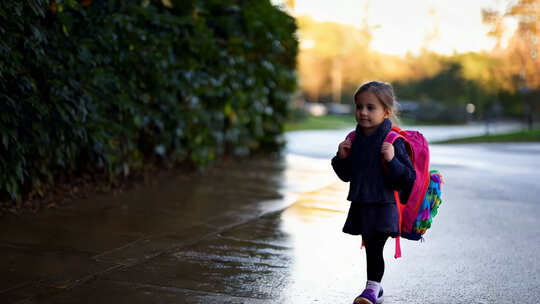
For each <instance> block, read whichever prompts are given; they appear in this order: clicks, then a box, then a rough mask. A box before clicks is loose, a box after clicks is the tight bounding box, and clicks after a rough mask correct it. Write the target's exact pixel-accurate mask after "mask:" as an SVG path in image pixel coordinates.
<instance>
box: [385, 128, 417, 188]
mask: <svg viewBox="0 0 540 304" xmlns="http://www.w3.org/2000/svg"><path fill="white" fill-rule="evenodd" d="M386 164H387V165H388V169H389V171H390V174H389V178H390V182H391V184H392V187H393V188H394V189H395V190H398V191H403V192H404V193H402V194H404V196H405V197H408V196H409V193H410V192H411V189H412V186H413V184H414V180H415V178H416V172H415V171H414V167H413V165H412V163H411V160H410V159H409V155H408V154H407V150H406V149H405V143H404V142H403V139H401V138H399V139H397V140H396V141H395V142H394V158H393V159H392V160H391V161H390V162H388V163H386Z"/></svg>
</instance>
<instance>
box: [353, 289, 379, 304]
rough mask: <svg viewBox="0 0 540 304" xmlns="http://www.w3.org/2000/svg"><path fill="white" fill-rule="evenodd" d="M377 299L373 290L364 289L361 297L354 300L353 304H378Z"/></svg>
mask: <svg viewBox="0 0 540 304" xmlns="http://www.w3.org/2000/svg"><path fill="white" fill-rule="evenodd" d="M376 303H377V297H376V296H375V292H374V291H373V290H371V289H364V291H363V292H362V294H361V295H359V296H358V297H356V299H354V302H353V304H376Z"/></svg>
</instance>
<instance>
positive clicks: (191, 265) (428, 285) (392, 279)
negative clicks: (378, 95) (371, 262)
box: [0, 131, 540, 303]
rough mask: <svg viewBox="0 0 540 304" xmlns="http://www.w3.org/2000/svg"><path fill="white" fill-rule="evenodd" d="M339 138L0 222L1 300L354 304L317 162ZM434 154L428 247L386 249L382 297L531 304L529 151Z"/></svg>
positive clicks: (533, 178)
mask: <svg viewBox="0 0 540 304" xmlns="http://www.w3.org/2000/svg"><path fill="white" fill-rule="evenodd" d="M341 133H342V132H336V131H334V132H318V133H317V132H316V133H313V134H307V133H305V132H304V133H300V134H296V133H294V134H293V133H289V134H288V137H289V140H291V144H290V145H289V148H288V151H287V154H286V155H285V156H284V157H281V158H276V159H273V160H270V159H264V160H263V159H251V160H246V161H242V162H240V163H228V164H226V165H223V166H222V167H221V168H218V169H216V170H212V171H210V172H208V173H206V174H204V175H198V174H195V175H192V176H182V177H168V178H163V180H161V181H160V182H159V183H157V184H156V185H154V186H152V187H141V188H138V189H135V190H133V191H130V192H128V193H124V194H120V195H116V196H110V195H108V196H99V197H96V198H91V199H88V200H85V201H80V202H77V203H76V204H72V205H70V206H66V207H62V208H60V209H58V210H49V211H47V212H44V213H42V214H39V215H37V216H24V217H22V218H5V219H2V222H1V223H0V231H1V232H0V248H1V250H0V252H1V253H0V258H1V259H2V261H3V263H2V266H0V284H1V286H0V302H2V303H6V302H7V303H12V302H13V303H351V302H352V299H354V297H355V296H356V295H357V294H358V293H359V292H361V290H362V288H363V286H364V282H365V258H364V252H363V251H361V250H360V239H358V238H356V237H353V236H348V235H345V234H343V233H342V232H341V227H342V224H343V222H344V219H345V216H346V210H347V208H348V204H347V202H346V201H345V195H346V190H347V188H346V187H347V185H346V184H344V183H342V182H340V181H339V180H338V179H337V178H336V177H335V176H334V175H333V172H332V171H331V167H330V164H329V160H328V155H331V154H332V153H334V152H333V151H334V150H335V146H336V145H337V142H338V141H339V140H341V138H342V137H343V134H341ZM297 147H300V148H297ZM309 147H311V148H309ZM305 148H309V149H305ZM431 154H432V167H433V168H437V169H439V170H441V172H442V173H443V175H444V177H445V181H446V184H445V186H444V189H443V191H444V196H443V200H444V201H443V205H442V206H441V209H440V213H439V215H438V216H437V218H436V223H435V224H434V226H433V229H431V230H430V231H429V232H428V233H427V234H426V242H424V243H418V242H409V241H402V251H403V258H401V259H399V260H395V259H394V258H393V250H394V244H393V243H392V242H389V243H388V245H387V246H386V248H385V257H386V274H385V277H384V279H383V286H384V289H385V293H386V301H385V303H538V298H539V297H540V262H539V261H538V259H539V256H540V226H539V223H540V220H539V219H540V209H539V207H540V198H539V197H538V194H539V193H540V182H539V180H540V159H539V156H540V144H515V145H499V144H493V145H481V144H475V145H445V146H437V145H432V148H431Z"/></svg>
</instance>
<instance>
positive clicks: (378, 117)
mask: <svg viewBox="0 0 540 304" xmlns="http://www.w3.org/2000/svg"><path fill="white" fill-rule="evenodd" d="M354 102H355V105H356V122H357V123H358V124H357V126H356V131H355V133H356V134H355V137H354V140H353V141H352V142H351V141H350V140H349V139H346V140H345V141H343V142H341V143H340V144H339V147H338V152H337V155H336V156H335V157H334V158H333V159H332V167H333V168H334V171H335V172H336V174H337V175H338V177H339V178H340V179H341V180H343V181H345V182H350V184H349V194H348V196H347V199H348V200H349V201H351V206H350V209H349V213H348V215H347V220H346V221H345V225H344V227H343V232H345V233H348V234H352V235H361V236H362V240H363V242H364V245H365V247H366V263H367V284H366V288H365V290H364V291H363V292H362V294H361V295H359V296H358V297H357V298H356V299H355V300H354V303H355V304H358V303H365V304H375V303H382V301H383V290H382V287H381V280H382V277H383V274H384V258H383V249H384V244H385V243H386V240H387V239H388V237H396V236H397V235H398V234H399V227H398V226H399V213H398V209H397V205H396V199H395V196H394V190H397V191H399V192H400V198H402V199H400V201H401V202H407V197H408V195H409V193H410V191H411V188H412V185H413V183H414V179H415V171H414V169H413V166H412V164H411V161H410V159H409V157H408V155H407V152H406V150H405V144H404V143H403V140H402V139H398V140H396V141H395V142H394V144H393V145H392V144H390V143H383V141H384V138H385V137H386V135H387V134H388V132H389V131H390V129H391V127H392V122H391V121H390V117H394V118H395V113H396V110H395V108H396V101H395V98H394V92H393V89H392V86H391V85H390V84H388V83H383V82H378V81H371V82H367V83H364V84H362V85H361V86H360V88H358V90H357V91H356V93H354Z"/></svg>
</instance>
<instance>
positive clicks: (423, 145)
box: [347, 126, 443, 258]
mask: <svg viewBox="0 0 540 304" xmlns="http://www.w3.org/2000/svg"><path fill="white" fill-rule="evenodd" d="M354 134H355V133H354V131H352V132H351V133H349V135H347V139H349V140H351V141H352V140H354ZM398 138H402V139H403V140H404V142H405V148H406V150H407V154H408V155H409V158H410V160H411V163H412V164H413V167H414V170H415V173H416V178H415V181H414V185H413V187H412V190H411V193H410V195H409V198H408V200H407V203H406V204H401V203H400V202H399V194H398V192H397V191H395V192H394V195H395V197H396V202H397V207H398V210H399V229H400V236H401V237H403V238H406V239H409V240H415V241H417V240H422V239H423V237H422V236H423V235H424V233H425V232H426V231H427V229H429V228H430V227H431V224H432V222H433V218H434V217H435V216H436V215H437V212H438V210H439V206H440V205H441V202H442V200H441V184H442V183H443V179H442V175H441V174H440V173H439V172H438V171H436V170H432V171H430V170H429V147H428V143H427V141H426V139H425V138H424V136H423V135H422V134H421V133H420V132H418V131H411V130H405V131H403V130H401V129H400V128H398V127H397V126H392V129H391V131H390V132H389V133H388V135H387V136H386V138H385V139H384V142H389V143H391V144H393V143H394V142H395V141H396V140H397V139H398ZM394 257H395V258H399V257H401V246H400V237H397V238H396V253H395V255H394Z"/></svg>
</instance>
